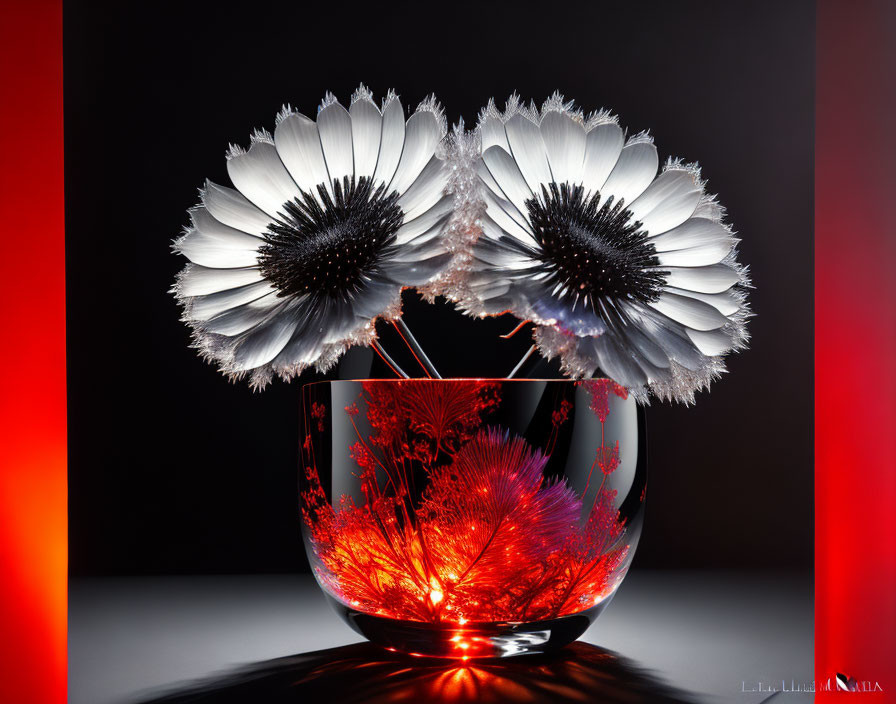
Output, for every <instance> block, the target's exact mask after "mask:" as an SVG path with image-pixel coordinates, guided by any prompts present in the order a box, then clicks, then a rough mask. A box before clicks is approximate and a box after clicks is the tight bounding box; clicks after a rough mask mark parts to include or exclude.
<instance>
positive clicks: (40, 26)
mask: <svg viewBox="0 0 896 704" xmlns="http://www.w3.org/2000/svg"><path fill="white" fill-rule="evenodd" d="M0 7H2V9H0V55H2V60H0V96H2V101H3V107H2V110H0V155H2V156H0V160H2V165H3V168H0V212H2V214H3V217H2V220H0V222H2V226H0V227H2V233H0V247H2V256H0V286H2V289H3V290H2V296H0V329H2V331H3V333H2V334H3V344H2V345H0V389H2V390H0V429H2V430H0V433H2V440H0V565H2V570H3V574H2V577H0V630H2V639H0V701H2V702H9V703H10V704H31V702H35V703H38V702H39V703H41V704H42V703H43V702H53V704H59V703H61V702H64V701H65V699H66V587H67V584H66V570H67V550H68V548H67V540H68V526H67V515H66V513H67V508H66V501H67V498H66V414H65V248H64V245H65V239H64V238H65V226H64V210H63V173H62V164H63V162H62V145H63V141H62V3H61V2H60V1H59V0H51V1H47V0H31V1H30V2H29V1H28V0H18V1H17V2H12V3H10V2H5V3H4V4H3V5H2V6H0Z"/></svg>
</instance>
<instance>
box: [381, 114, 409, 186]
mask: <svg viewBox="0 0 896 704" xmlns="http://www.w3.org/2000/svg"><path fill="white" fill-rule="evenodd" d="M404 129H405V122H404V110H403V109H402V107H401V102H400V101H399V100H398V98H392V99H391V100H389V101H388V102H387V103H386V105H385V107H383V134H382V139H381V141H380V153H379V157H378V158H377V162H376V171H374V175H373V178H374V180H375V181H379V182H382V183H385V184H387V185H388V184H389V183H390V182H391V181H392V177H393V176H394V175H395V167H397V166H398V161H399V160H400V159H401V152H402V150H403V149H404Z"/></svg>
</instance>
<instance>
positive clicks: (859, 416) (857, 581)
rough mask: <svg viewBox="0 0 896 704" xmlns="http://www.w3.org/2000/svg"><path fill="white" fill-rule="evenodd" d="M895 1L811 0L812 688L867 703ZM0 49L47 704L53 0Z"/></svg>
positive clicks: (893, 136) (889, 377) (884, 682)
mask: <svg viewBox="0 0 896 704" xmlns="http://www.w3.org/2000/svg"><path fill="white" fill-rule="evenodd" d="M894 8H896V4H894V3H890V2H888V1H887V0H864V1H863V2H849V1H848V0H820V1H819V3H818V18H817V22H818V45H817V62H818V66H817V118H816V120H817V122H816V139H817V145H816V209H815V215H816V225H815V227H816V239H815V246H816V251H815V258H816V297H815V305H816V310H815V325H816V359H815V363H816V387H815V394H816V399H815V402H816V415H815V422H816V425H815V430H816V443H815V449H816V486H815V497H816V525H815V530H816V605H815V617H816V679H817V680H819V681H825V680H827V679H828V678H833V676H834V675H835V673H837V672H843V673H846V674H848V675H850V676H852V677H854V678H855V679H857V680H859V681H862V680H869V681H878V682H880V684H881V686H883V688H884V690H885V692H884V694H883V695H869V696H868V699H867V701H896V695H894V692H896V677H894V666H896V520H894V518H893V513H892V512H893V508H894V506H896V471H894V469H896V431H894V428H896V374H894V364H896V275H894V259H896V232H894V230H896V228H894V225H896V217H894V211H896V205H894V203H896V195H894V194H896V169H894V168H893V161H894V157H896V131H894V125H896V96H894V90H893V81H894V75H896V49H894V45H896V21H894V16H896V11H894ZM0 56H2V62H0V95H3V100H4V106H3V110H2V112H0V146H2V150H0V153H2V154H3V165H4V168H2V169H0V206H2V212H3V219H2V221H0V222H2V243H0V246H2V258H0V272H2V276H0V286H2V289H3V290H2V294H3V295H2V298H0V322H2V329H3V335H4V343H5V344H3V345H2V347H0V383H2V393H0V428H2V431H3V440H2V442H0V564H2V569H3V574H2V579H0V624H2V641H0V701H3V702H16V703H21V704H30V703H31V702H34V703H44V702H46V703H50V702H52V703H53V704H61V702H64V701H65V699H66V566H67V555H66V542H67V522H66V521H67V517H66V415H65V412H66V409H65V283H64V263H65V260H64V208H63V157H62V154H63V122H62V7H61V2H59V1H58V0H32V1H31V2H28V1H27V0H18V1H17V2H12V3H10V2H6V3H5V4H4V5H3V6H2V10H0ZM807 314H808V311H807ZM832 696H837V695H832ZM828 698H829V696H828V695H820V696H819V697H818V701H824V700H826V699H828Z"/></svg>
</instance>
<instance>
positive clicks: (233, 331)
mask: <svg viewBox="0 0 896 704" xmlns="http://www.w3.org/2000/svg"><path fill="white" fill-rule="evenodd" d="M277 304H279V305H281V306H282V305H283V299H282V298H277V295H276V294H274V293H270V294H268V295H267V296H264V297H263V298H258V299H256V300H254V301H251V302H249V303H247V304H245V305H242V306H237V307H235V308H231V309H230V310H228V311H226V312H224V313H221V314H220V315H216V316H215V317H213V318H211V319H209V320H207V321H206V322H205V323H203V325H202V330H203V332H211V333H215V334H217V335H226V336H228V337H234V336H236V335H241V334H242V333H244V332H246V331H248V330H251V329H252V328H254V327H255V326H256V325H259V324H260V323H262V322H264V320H265V318H267V316H269V315H270V314H271V312H272V311H273V309H274V308H275V307H276V306H277Z"/></svg>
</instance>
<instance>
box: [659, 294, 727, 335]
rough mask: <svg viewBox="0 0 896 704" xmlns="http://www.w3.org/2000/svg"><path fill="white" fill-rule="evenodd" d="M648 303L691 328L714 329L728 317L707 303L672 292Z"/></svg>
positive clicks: (721, 324)
mask: <svg viewBox="0 0 896 704" xmlns="http://www.w3.org/2000/svg"><path fill="white" fill-rule="evenodd" d="M648 305H649V306H651V307H653V308H654V310H657V311H659V312H660V313H662V314H663V315H666V316H668V317H669V318H671V319H672V320H674V321H676V322H678V323H681V324H682V325H684V326H685V327H689V328H691V329H693V330H715V329H716V328H720V327H722V326H723V325H725V324H726V323H727V322H728V318H726V317H725V316H724V315H722V314H721V313H719V311H718V310H716V309H715V308H714V307H713V306H711V305H709V304H708V303H704V302H703V301H698V300H695V299H693V298H688V297H686V296H678V295H676V294H674V293H663V294H662V295H661V296H660V299H659V300H658V301H654V302H652V303H648Z"/></svg>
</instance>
